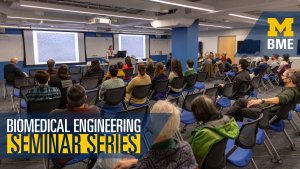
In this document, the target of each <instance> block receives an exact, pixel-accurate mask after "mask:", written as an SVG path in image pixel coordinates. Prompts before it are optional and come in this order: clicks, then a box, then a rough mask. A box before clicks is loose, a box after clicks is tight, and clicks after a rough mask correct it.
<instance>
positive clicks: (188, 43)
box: [172, 20, 199, 71]
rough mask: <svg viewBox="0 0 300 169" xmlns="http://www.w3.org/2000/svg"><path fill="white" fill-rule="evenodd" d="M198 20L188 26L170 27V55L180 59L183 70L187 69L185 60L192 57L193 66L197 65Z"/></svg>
mask: <svg viewBox="0 0 300 169" xmlns="http://www.w3.org/2000/svg"><path fill="white" fill-rule="evenodd" d="M198 24H199V20H196V21H195V22H194V23H193V24H192V25H191V26H190V27H187V28H186V27H180V28H173V29H172V57H173V58H175V59H178V60H180V61H181V64H182V68H183V70H184V71H185V70H187V67H186V64H185V63H186V61H187V60H188V59H192V60H193V61H194V63H195V64H194V68H196V66H197V56H198V51H199V49H198V48H199V46H198V37H199V25H198Z"/></svg>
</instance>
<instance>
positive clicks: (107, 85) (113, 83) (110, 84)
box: [99, 66, 125, 107]
mask: <svg viewBox="0 0 300 169" xmlns="http://www.w3.org/2000/svg"><path fill="white" fill-rule="evenodd" d="M109 73H110V76H111V78H110V79H108V80H106V81H104V82H103V83H102V85H101V87H100V92H99V93H100V94H99V96H100V99H104V94H105V92H106V90H107V89H113V88H118V87H123V86H124V85H125V84H124V81H123V80H122V79H120V78H118V77H117V74H118V69H117V68H115V67H113V66H111V67H110V68H109ZM100 103H101V104H100V105H99V106H100V107H103V105H104V104H105V103H104V102H100Z"/></svg>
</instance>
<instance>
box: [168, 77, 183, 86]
mask: <svg viewBox="0 0 300 169" xmlns="http://www.w3.org/2000/svg"><path fill="white" fill-rule="evenodd" d="M183 86H184V77H175V78H173V80H172V82H171V87H172V88H174V89H182V88H183Z"/></svg>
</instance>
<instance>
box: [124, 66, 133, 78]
mask: <svg viewBox="0 0 300 169" xmlns="http://www.w3.org/2000/svg"><path fill="white" fill-rule="evenodd" d="M123 71H124V74H125V80H127V81H130V80H131V78H132V76H133V71H134V68H128V69H124V70H123Z"/></svg>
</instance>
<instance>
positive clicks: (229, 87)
mask: <svg viewBox="0 0 300 169" xmlns="http://www.w3.org/2000/svg"><path fill="white" fill-rule="evenodd" d="M233 85H234V83H226V84H225V85H224V88H223V92H222V95H223V96H224V97H232V95H233Z"/></svg>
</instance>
